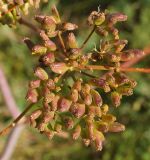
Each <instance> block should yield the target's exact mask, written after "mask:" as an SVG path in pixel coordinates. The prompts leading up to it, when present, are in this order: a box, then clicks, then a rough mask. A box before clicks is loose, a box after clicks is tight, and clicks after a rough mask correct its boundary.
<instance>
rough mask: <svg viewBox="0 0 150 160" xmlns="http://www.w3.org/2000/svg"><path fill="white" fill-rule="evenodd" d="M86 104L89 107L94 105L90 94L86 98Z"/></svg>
mask: <svg viewBox="0 0 150 160" xmlns="http://www.w3.org/2000/svg"><path fill="white" fill-rule="evenodd" d="M84 103H85V104H86V105H87V106H89V105H91V103H92V96H91V95H90V94H87V95H85V96H84Z"/></svg>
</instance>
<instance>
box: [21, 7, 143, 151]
mask: <svg viewBox="0 0 150 160" xmlns="http://www.w3.org/2000/svg"><path fill="white" fill-rule="evenodd" d="M35 20H36V21H37V22H38V23H39V24H40V25H41V29H39V36H40V37H41V44H34V43H33V42H32V41H31V40H30V39H29V38H25V39H24V42H25V43H26V44H27V46H28V48H29V49H30V50H31V52H32V54H33V55H34V56H38V57H39V64H38V66H37V67H36V68H35V69H34V75H35V79H34V80H32V81H30V83H29V90H28V93H27V96H26V98H27V101H29V102H30V103H33V104H36V106H39V107H37V108H36V110H35V111H33V112H32V113H31V115H30V124H31V126H33V127H35V128H37V129H38V130H39V132H40V133H42V134H44V135H46V136H47V137H48V138H49V139H51V138H52V137H53V136H54V135H56V134H57V133H61V132H64V131H65V132H68V133H70V134H71V135H72V138H73V139H74V140H76V139H78V138H81V139H82V140H83V142H84V144H85V145H86V146H88V145H94V146H95V148H96V150H101V149H102V146H103V142H104V140H105V137H104V133H106V132H121V131H124V130H125V126H124V125H123V124H120V123H119V122H117V121H116V117H115V116H114V115H113V114H111V113H109V109H110V107H112V106H114V107H118V106H119V105H120V104H121V99H122V97H123V96H129V95H131V94H132V93H133V89H134V87H135V86H136V82H135V81H134V80H132V79H130V78H128V77H127V75H126V74H125V73H123V72H121V71H120V65H121V63H122V62H124V61H129V60H130V59H131V58H134V57H135V56H138V55H141V54H143V51H140V50H138V49H131V50H123V49H124V47H125V46H126V44H127V40H121V39H120V38H119V31H118V29H117V28H116V27H115V24H116V23H117V22H121V21H125V20H127V16H126V15H124V14H122V13H104V12H97V11H94V12H92V13H91V14H90V16H89V17H88V24H89V26H93V30H92V33H93V32H95V33H97V34H98V35H99V36H100V37H101V41H100V44H99V47H97V48H94V49H93V50H92V51H90V53H85V52H84V46H85V44H86V41H87V40H86V41H85V42H84V43H83V45H81V47H79V45H78V43H77V40H76V36H75V32H74V31H75V30H76V29H77V28H78V26H77V25H76V24H73V23H70V22H62V20H61V19H60V16H59V13H58V11H57V9H56V8H55V7H52V15H51V16H45V15H37V16H35ZM89 38H90V37H88V39H89ZM97 65H102V66H103V67H101V69H104V70H110V71H109V73H105V76H96V75H97V72H96V74H95V70H94V66H97ZM98 74H99V75H100V70H99V71H98ZM107 95H108V97H110V102H109V100H108V102H106V101H105V99H104V98H103V96H107Z"/></svg>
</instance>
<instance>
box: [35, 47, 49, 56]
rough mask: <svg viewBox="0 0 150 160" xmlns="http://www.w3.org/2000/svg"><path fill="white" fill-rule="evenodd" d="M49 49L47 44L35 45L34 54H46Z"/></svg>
mask: <svg viewBox="0 0 150 160" xmlns="http://www.w3.org/2000/svg"><path fill="white" fill-rule="evenodd" d="M46 51H47V48H46V47H45V46H42V45H35V46H34V47H33V48H32V54H33V55H36V54H37V55H43V54H45V53H46Z"/></svg>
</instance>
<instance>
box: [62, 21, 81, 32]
mask: <svg viewBox="0 0 150 160" xmlns="http://www.w3.org/2000/svg"><path fill="white" fill-rule="evenodd" d="M77 28H78V26H77V25H76V24H73V23H64V24H63V30H65V31H73V30H75V29H77Z"/></svg>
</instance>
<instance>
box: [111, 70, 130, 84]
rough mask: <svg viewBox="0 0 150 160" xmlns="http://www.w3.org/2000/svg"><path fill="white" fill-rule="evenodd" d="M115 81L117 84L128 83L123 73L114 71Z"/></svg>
mask: <svg viewBox="0 0 150 160" xmlns="http://www.w3.org/2000/svg"><path fill="white" fill-rule="evenodd" d="M113 76H114V77H115V81H116V83H117V84H118V85H123V84H127V83H129V81H130V80H129V78H128V77H127V76H126V75H125V74H124V73H114V74H113Z"/></svg>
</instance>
